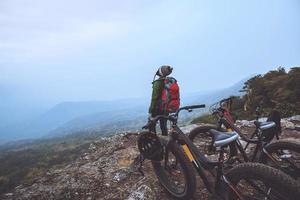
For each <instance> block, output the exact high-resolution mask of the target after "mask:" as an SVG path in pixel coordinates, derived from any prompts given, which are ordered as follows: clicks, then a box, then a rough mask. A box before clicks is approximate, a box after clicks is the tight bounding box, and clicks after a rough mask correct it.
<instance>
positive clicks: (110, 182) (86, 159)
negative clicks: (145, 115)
mask: <svg viewBox="0 0 300 200" xmlns="http://www.w3.org/2000/svg"><path fill="white" fill-rule="evenodd" d="M238 124H239V126H240V127H241V128H244V129H245V130H246V129H247V128H250V129H251V126H252V125H251V123H250V122H248V121H239V122H238ZM299 126H300V120H299V119H298V118H297V119H296V118H295V119H291V118H290V119H285V120H283V127H284V131H283V134H282V137H283V138H294V139H297V140H299V137H300V131H299V129H298V127H299ZM193 127H194V125H191V126H189V127H185V131H186V132H188V131H189V130H190V128H193ZM137 137H138V133H123V134H119V135H115V136H112V137H108V138H102V139H100V140H97V141H94V142H93V143H91V144H90V147H89V150H88V152H86V153H84V154H83V155H81V157H80V158H79V159H77V160H75V161H73V162H72V163H70V164H69V165H68V166H66V167H65V168H63V169H58V170H51V169H49V171H48V172H47V173H46V174H44V175H43V176H41V177H36V180H35V181H34V183H33V184H31V185H24V184H23V185H19V186H18V187H16V188H15V189H14V190H13V191H12V192H11V193H6V194H4V195H2V196H1V197H0V199H5V200H10V199H20V200H21V199H24V200H25V199H26V200H27V199H28V200H35V199H36V200H43V199H45V200H46V199H47V200H50V199H74V200H76V199H78V200H79V199H80V200H82V199H86V200H94V199H107V200H108V199H127V200H142V199H149V200H151V199H153V200H154V199H172V198H170V197H169V196H168V195H167V194H166V193H165V191H164V190H163V188H162V187H161V186H160V184H159V183H158V181H157V178H156V177H155V175H154V172H153V170H152V167H151V163H150V162H149V161H145V162H144V165H143V171H144V172H145V176H142V175H141V174H140V173H139V172H138V170H137V164H136V163H137V156H138V149H137V146H136V140H137ZM200 198H201V199H209V197H208V194H207V192H206V190H205V188H204V187H203V186H202V184H201V181H199V184H198V186H197V194H196V196H195V199H200Z"/></svg>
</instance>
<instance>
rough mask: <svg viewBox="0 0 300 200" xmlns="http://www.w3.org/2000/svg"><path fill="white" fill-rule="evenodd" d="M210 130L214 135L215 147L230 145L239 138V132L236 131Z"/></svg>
mask: <svg viewBox="0 0 300 200" xmlns="http://www.w3.org/2000/svg"><path fill="white" fill-rule="evenodd" d="M209 132H210V133H211V134H212V136H213V143H214V146H215V147H221V146H225V145H228V144H229V143H231V142H233V141H235V140H237V139H238V134H237V133H236V132H229V133H228V132H226V133H224V132H221V131H217V130H215V129H210V130H209Z"/></svg>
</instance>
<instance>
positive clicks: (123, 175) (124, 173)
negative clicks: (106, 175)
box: [113, 170, 128, 182]
mask: <svg viewBox="0 0 300 200" xmlns="http://www.w3.org/2000/svg"><path fill="white" fill-rule="evenodd" d="M127 176H128V172H127V171H126V170H119V171H118V172H117V173H116V174H115V176H114V177H113V181H114V182H120V181H122V180H124V179H125V178H126V177H127Z"/></svg>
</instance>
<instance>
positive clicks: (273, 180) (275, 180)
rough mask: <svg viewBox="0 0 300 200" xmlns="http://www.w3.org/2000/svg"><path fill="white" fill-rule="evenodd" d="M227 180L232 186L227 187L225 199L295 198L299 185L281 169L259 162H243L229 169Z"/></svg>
mask: <svg viewBox="0 0 300 200" xmlns="http://www.w3.org/2000/svg"><path fill="white" fill-rule="evenodd" d="M226 178H227V180H228V181H229V182H230V183H231V185H232V186H234V189H232V188H230V187H229V188H228V190H227V192H228V193H227V194H226V198H227V199H230V200H231V199H243V200H248V199H249V200H250V199H251V200H255V199H257V200H262V199H267V200H296V199H299V195H300V192H299V190H300V187H299V185H298V184H297V182H296V181H295V180H294V179H292V178H291V177H289V176H288V175H286V174H285V173H283V172H282V171H280V170H278V169H275V168H272V167H270V166H266V165H263V164H260V163H243V164H239V165H237V166H236V167H234V168H233V169H231V170H230V171H229V172H228V173H227V175H226Z"/></svg>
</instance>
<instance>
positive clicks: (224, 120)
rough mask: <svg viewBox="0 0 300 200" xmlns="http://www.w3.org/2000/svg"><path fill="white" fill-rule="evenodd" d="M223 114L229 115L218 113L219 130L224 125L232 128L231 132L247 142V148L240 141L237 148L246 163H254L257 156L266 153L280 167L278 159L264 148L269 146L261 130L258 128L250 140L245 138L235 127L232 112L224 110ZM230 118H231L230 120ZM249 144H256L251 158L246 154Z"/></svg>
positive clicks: (237, 142)
mask: <svg viewBox="0 0 300 200" xmlns="http://www.w3.org/2000/svg"><path fill="white" fill-rule="evenodd" d="M223 112H227V114H226V115H225V114H224V113H220V112H219V113H218V117H219V120H218V127H217V128H218V129H221V126H222V125H224V126H225V127H226V128H228V127H229V128H230V129H231V130H234V131H235V132H236V133H238V135H239V136H240V137H241V138H242V139H243V140H244V141H246V142H247V143H246V145H245V147H243V145H242V144H241V142H240V141H239V140H236V142H235V143H236V146H237V148H238V150H239V151H240V153H241V154H242V157H243V159H244V161H245V162H249V161H251V162H254V161H255V159H256V158H257V156H258V155H259V154H260V153H264V154H266V155H267V156H268V158H270V160H271V161H272V162H273V163H274V164H275V165H276V166H277V167H280V165H279V163H278V162H277V161H276V159H275V158H274V157H273V156H272V155H270V154H269V153H268V152H267V150H266V149H265V148H264V146H265V145H266V144H267V143H265V142H264V141H263V140H262V138H261V136H260V135H261V132H260V130H259V128H258V127H257V126H256V128H255V131H254V132H253V133H252V135H251V137H250V138H247V137H245V135H244V134H243V133H242V131H241V130H240V129H239V128H238V127H237V126H235V125H234V123H233V121H232V117H231V115H230V112H229V111H227V110H224V111H223ZM228 117H229V118H228ZM255 135H256V136H257V139H253V137H254V136H255ZM249 144H256V146H255V149H254V153H253V156H252V157H251V158H250V157H249V156H248V155H247V153H246V149H247V147H248V146H249Z"/></svg>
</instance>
